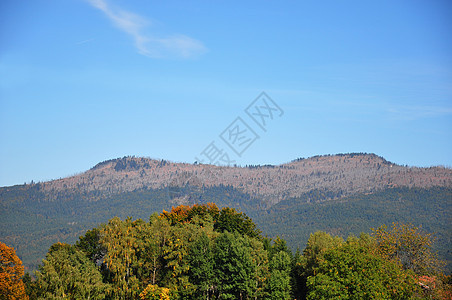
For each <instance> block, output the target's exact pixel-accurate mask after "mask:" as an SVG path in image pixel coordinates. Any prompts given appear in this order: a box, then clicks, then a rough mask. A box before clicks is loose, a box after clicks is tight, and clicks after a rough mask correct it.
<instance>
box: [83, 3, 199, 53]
mask: <svg viewBox="0 0 452 300" xmlns="http://www.w3.org/2000/svg"><path fill="white" fill-rule="evenodd" d="M88 2H89V3H90V4H91V5H92V6H93V7H95V8H97V9H99V10H101V11H102V12H103V13H104V14H105V15H106V16H107V17H108V18H109V19H110V20H111V21H112V22H113V24H114V25H115V26H116V27H118V28H119V29H120V30H122V31H123V32H125V33H127V34H128V35H129V36H130V37H132V38H133V40H134V43H135V47H136V48H137V50H138V53H140V54H142V55H146V56H149V57H153V58H162V57H182V58H191V57H196V56H198V55H200V54H203V53H205V52H206V51H207V48H206V47H205V46H204V45H203V43H202V42H200V41H198V40H196V39H193V38H191V37H189V36H186V35H181V34H174V35H172V36H167V37H159V36H157V35H155V34H149V33H148V32H146V29H147V28H148V27H149V25H150V22H149V21H148V20H147V19H146V18H143V17H141V16H140V15H137V14H134V13H132V12H129V11H126V10H124V9H122V8H120V7H113V6H112V5H110V4H109V3H108V2H107V0H88Z"/></svg>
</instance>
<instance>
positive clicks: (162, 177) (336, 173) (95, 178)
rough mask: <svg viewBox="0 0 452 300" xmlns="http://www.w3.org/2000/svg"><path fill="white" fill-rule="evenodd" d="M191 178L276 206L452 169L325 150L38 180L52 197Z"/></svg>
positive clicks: (110, 166) (136, 161)
mask: <svg viewBox="0 0 452 300" xmlns="http://www.w3.org/2000/svg"><path fill="white" fill-rule="evenodd" d="M187 184H189V185H191V186H198V187H202V186H205V187H211V186H216V185H219V184H221V185H225V186H229V185H230V186H233V187H234V188H237V189H239V190H241V191H243V192H245V193H248V194H251V195H253V196H254V197H257V198H261V199H263V200H264V201H265V202H267V203H268V205H270V206H271V205H274V204H276V203H278V202H280V201H281V200H284V199H287V198H290V197H297V196H299V195H301V194H303V193H306V192H308V191H310V190H312V189H319V190H329V191H334V192H335V193H336V194H337V195H338V197H339V198H340V197H345V196H349V195H352V194H353V193H372V192H376V191H380V190H383V189H385V188H391V187H421V188H428V187H432V186H445V187H448V186H452V169H448V168H444V167H428V168H421V167H407V166H401V165H397V164H394V163H391V162H389V161H387V160H386V159H384V158H383V157H380V156H378V155H376V154H367V153H350V154H336V155H322V156H314V157H310V158H302V159H296V160H293V161H291V162H289V163H285V164H280V165H263V166H261V165H258V166H244V167H237V166H235V167H228V166H215V165H204V164H188V163H174V162H170V161H167V160H155V159H150V158H144V157H134V156H126V157H123V158H116V159H111V160H107V161H103V162H101V163H98V164H96V165H95V166H94V167H92V168H91V169H89V170H87V171H85V172H83V173H80V174H77V175H75V176H70V177H66V178H61V179H57V180H52V181H47V182H42V183H37V185H38V187H39V188H40V190H41V191H42V192H44V193H45V194H46V195H47V198H48V200H50V201H52V200H55V199H56V197H57V195H58V192H59V191H62V190H65V191H76V192H77V193H79V192H80V191H83V192H85V193H90V192H94V191H99V192H102V193H105V194H107V195H113V194H119V193H122V192H131V191H134V190H138V189H143V188H152V189H156V188H162V187H171V186H179V187H182V186H185V185H187ZM92 200H95V197H94V198H93V199H92Z"/></svg>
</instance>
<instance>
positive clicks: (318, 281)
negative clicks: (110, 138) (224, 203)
mask: <svg viewBox="0 0 452 300" xmlns="http://www.w3.org/2000/svg"><path fill="white" fill-rule="evenodd" d="M403 226H405V225H403ZM406 227H407V228H411V231H410V230H409V232H411V235H410V234H408V235H407V234H403V235H402V236H403V237H404V238H403V239H402V240H403V241H405V242H406V243H407V244H408V245H411V244H413V245H419V241H421V245H422V247H421V248H422V249H424V250H423V252H422V253H424V254H425V253H428V252H426V251H427V250H428V249H429V247H430V244H431V240H430V236H429V235H423V236H422V238H419V236H418V235H417V234H415V233H417V231H416V230H414V231H413V228H412V227H410V225H406ZM397 238H398V235H397V234H395V233H392V232H387V230H386V227H381V228H379V229H378V230H376V231H375V232H374V235H372V236H371V235H368V234H362V235H361V236H360V237H353V236H350V237H348V238H347V239H346V240H345V241H344V239H343V238H342V237H338V236H333V235H330V234H328V233H325V232H315V233H313V234H311V236H310V238H309V240H308V242H307V244H306V247H305V249H304V250H303V251H297V252H296V253H295V254H292V252H291V251H290V250H289V248H288V247H287V243H286V241H285V240H284V239H282V238H280V237H276V238H275V239H270V238H268V237H264V236H262V234H261V232H260V231H259V230H258V229H257V228H256V225H255V224H254V223H253V221H252V220H251V219H250V218H249V217H248V216H246V215H245V214H243V213H241V212H238V211H236V210H235V209H232V208H228V207H225V208H222V209H219V208H218V207H217V206H216V205H215V204H205V205H194V206H178V207H173V208H172V209H171V211H169V212H167V211H163V212H162V213H161V214H156V213H155V214H152V215H151V216H150V217H149V220H148V221H144V220H141V219H138V220H132V219H131V218H126V219H124V220H121V219H120V218H118V217H115V218H112V219H110V220H109V221H108V222H107V223H106V224H102V225H100V226H98V227H97V228H94V229H92V230H89V231H87V232H86V234H85V235H84V236H81V237H80V239H79V241H77V242H76V244H75V245H69V244H64V243H57V244H54V245H53V246H52V247H51V248H50V249H49V251H48V253H47V256H46V259H45V260H44V261H43V264H42V265H41V267H40V269H39V271H38V272H37V273H36V281H30V278H29V277H25V282H26V283H27V291H28V294H29V295H30V297H31V299H274V300H277V299H278V300H280V299H282V300H286V299H332V298H344V299H412V298H416V297H418V298H420V299H421V298H422V297H427V296H428V297H430V298H433V299H435V298H434V297H436V296H435V295H440V294H441V293H431V292H426V286H428V288H429V289H430V291H431V290H441V291H447V288H448V287H449V286H450V285H449V281H448V280H449V279H447V278H444V277H441V276H440V274H439V273H438V272H437V271H436V270H435V269H433V268H426V267H425V268H424V267H423V268H421V267H420V266H421V265H419V264H417V265H416V264H415V263H414V262H411V263H408V264H407V263H405V260H404V259H405V257H411V256H410V255H411V254H410V255H408V254H404V255H402V256H401V255H399V254H398V255H394V253H395V249H397V247H394V245H400V243H395V244H394V241H396V240H397ZM410 241H411V243H409V242H410ZM403 245H405V244H403ZM424 246H425V247H424ZM403 249H405V250H406V251H408V252H409V251H414V250H413V249H418V248H416V247H414V248H409V247H408V248H407V247H405V246H404V247H403ZM407 249H408V250H407ZM426 249H427V250H426ZM397 251H398V252H397V253H401V252H400V250H397ZM414 252H415V251H414ZM409 253H410V252H409ZM415 253H417V252H415ZM401 257H402V258H404V259H400V258H401ZM414 261H415V262H419V260H414ZM432 262H433V261H432ZM414 266H416V267H414ZM422 266H423V265H422ZM426 266H430V264H427V265H426ZM18 274H19V278H20V277H21V276H22V275H23V273H18ZM427 275H428V276H427ZM420 276H424V277H422V278H423V279H422V280H424V281H423V282H427V283H428V284H427V283H426V284H424V286H421V284H419V282H420V280H421V277H420ZM425 276H427V277H425ZM432 278H433V279H432ZM428 280H430V281H428ZM431 280H433V282H432V281H431ZM441 295H445V294H444V293H442V294H441ZM438 297H439V296H438ZM438 297H437V298H438ZM5 299H14V298H5ZM438 299H440V298H438Z"/></svg>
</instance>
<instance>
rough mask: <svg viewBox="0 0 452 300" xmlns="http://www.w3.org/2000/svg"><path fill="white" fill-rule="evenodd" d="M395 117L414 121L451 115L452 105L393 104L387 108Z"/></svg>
mask: <svg viewBox="0 0 452 300" xmlns="http://www.w3.org/2000/svg"><path fill="white" fill-rule="evenodd" d="M387 112H388V113H389V114H391V115H392V116H393V117H394V118H395V119H398V120H404V121H413V120H418V119H424V118H435V117H443V116H451V115H452V108H451V107H440V106H392V107H390V108H388V109H387Z"/></svg>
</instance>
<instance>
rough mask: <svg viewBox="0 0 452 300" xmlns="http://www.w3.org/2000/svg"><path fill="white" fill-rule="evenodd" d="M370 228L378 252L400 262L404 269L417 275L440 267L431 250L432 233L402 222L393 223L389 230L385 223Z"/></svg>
mask: <svg viewBox="0 0 452 300" xmlns="http://www.w3.org/2000/svg"><path fill="white" fill-rule="evenodd" d="M372 230H373V231H374V233H373V235H374V237H375V238H376V241H377V245H378V249H377V250H378V252H379V254H380V255H383V256H385V257H388V258H390V259H394V260H396V261H398V262H400V263H401V264H402V266H403V267H404V269H408V270H413V271H414V272H415V273H416V274H418V275H429V274H435V273H437V272H438V271H439V270H440V269H441V267H442V262H441V261H439V260H438V258H437V254H436V253H435V252H433V251H432V244H433V241H434V238H433V236H432V234H427V233H424V232H422V231H421V230H420V229H419V228H417V227H416V226H414V225H412V224H402V223H393V224H392V228H391V230H388V229H387V227H386V226H385V225H383V226H381V227H379V228H377V229H372Z"/></svg>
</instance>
